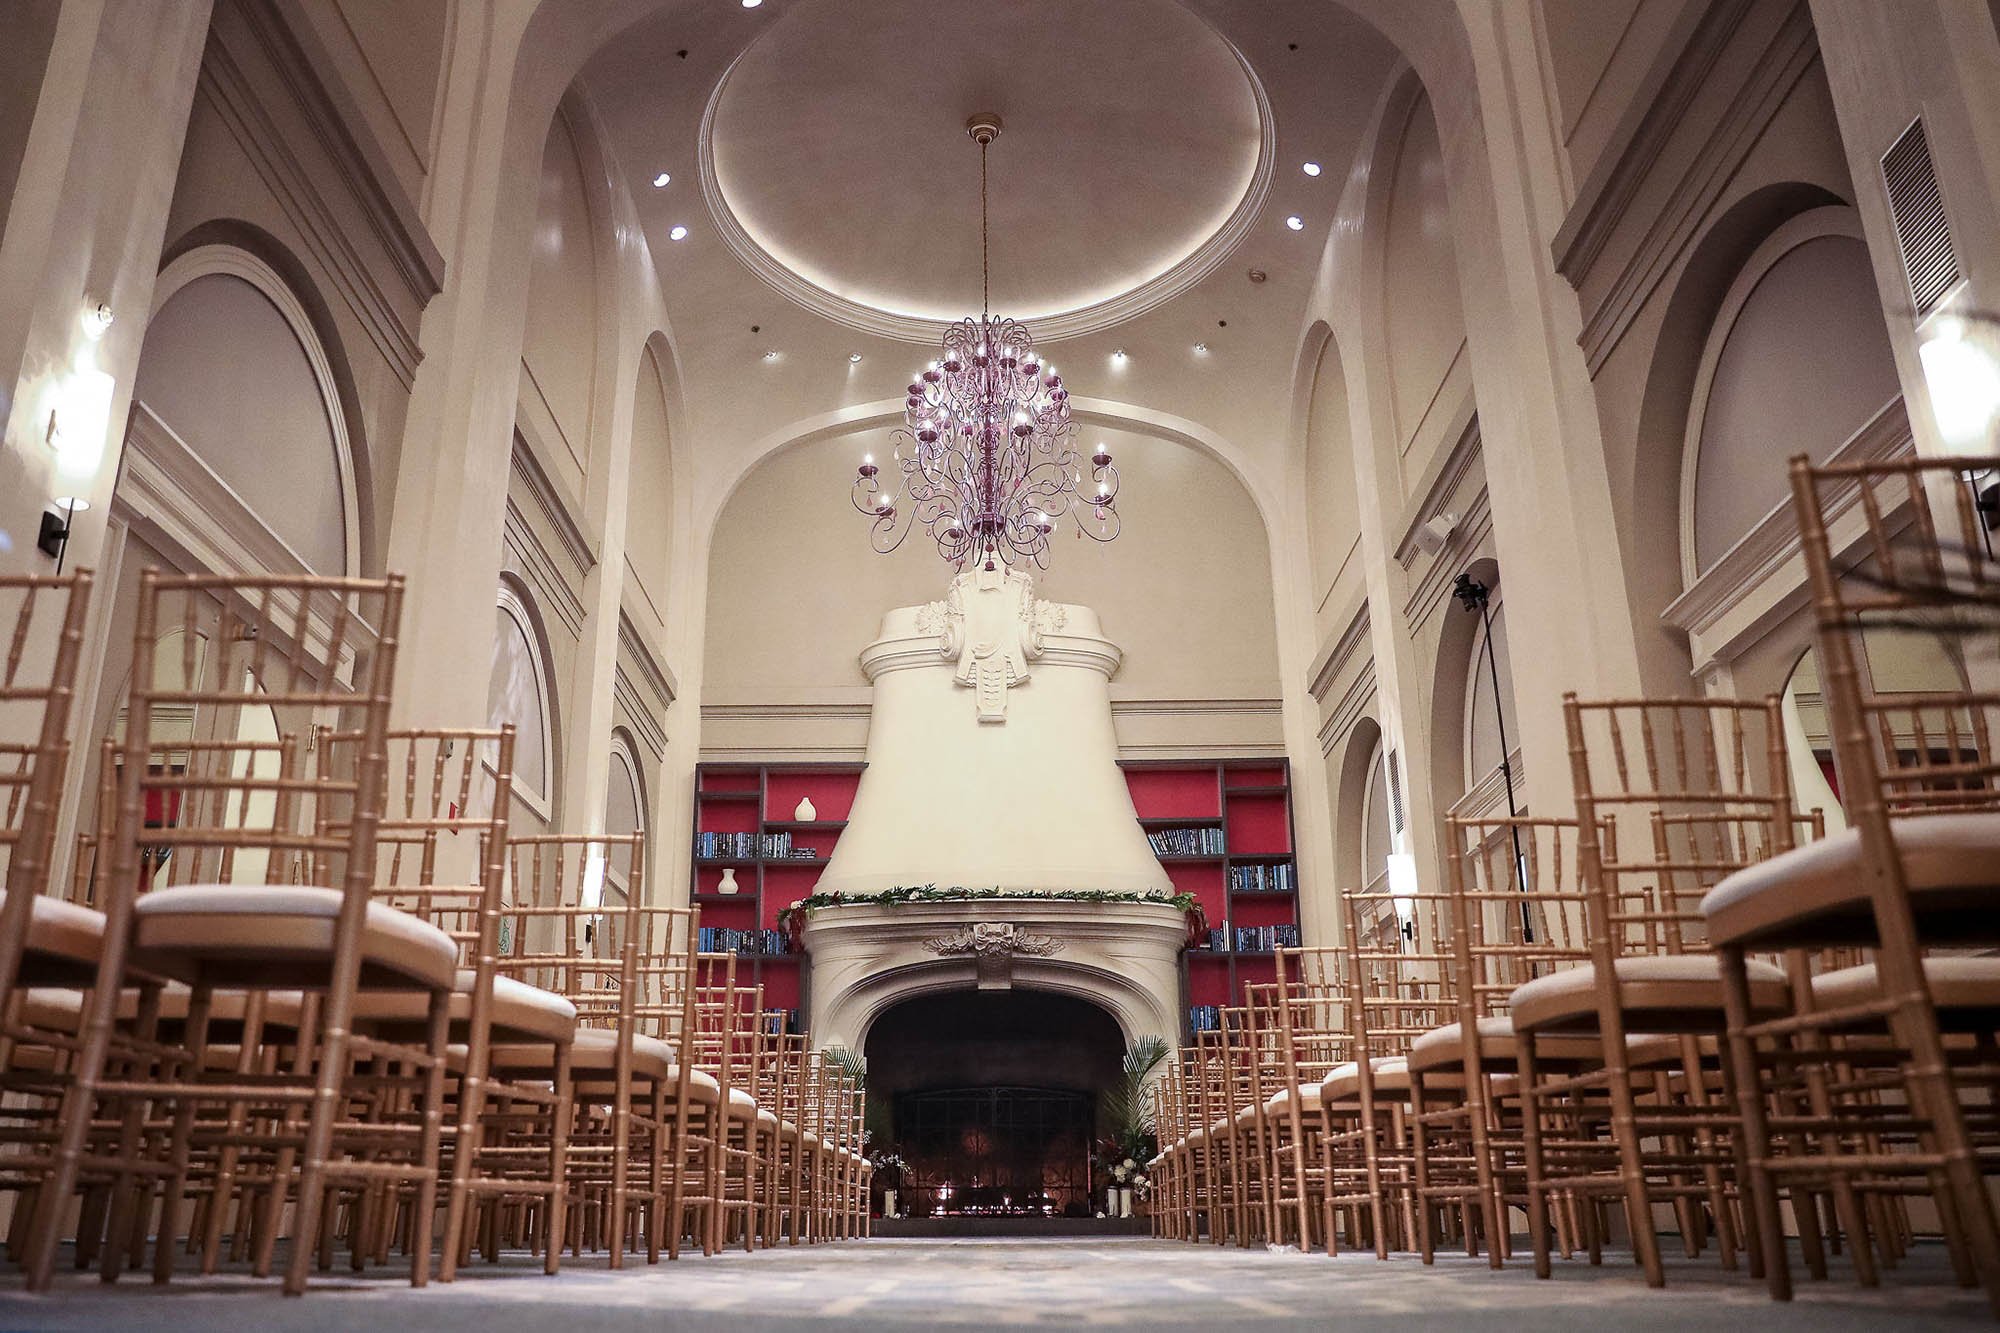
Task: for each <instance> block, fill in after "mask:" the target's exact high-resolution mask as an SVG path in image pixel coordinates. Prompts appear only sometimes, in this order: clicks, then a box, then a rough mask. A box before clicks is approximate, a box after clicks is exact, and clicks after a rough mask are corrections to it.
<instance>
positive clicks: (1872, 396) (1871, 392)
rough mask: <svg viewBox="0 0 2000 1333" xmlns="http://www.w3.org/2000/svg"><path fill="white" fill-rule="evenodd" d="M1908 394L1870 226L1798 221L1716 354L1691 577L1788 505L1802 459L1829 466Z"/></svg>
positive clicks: (1693, 507) (1750, 269) (1696, 397)
mask: <svg viewBox="0 0 2000 1333" xmlns="http://www.w3.org/2000/svg"><path fill="white" fill-rule="evenodd" d="M1900 394H1901V385H1900V381H1899V380H1898V378H1897V372H1896V365H1895V359H1894V354H1893V352H1892V351H1891V349H1890V345H1889V331H1888V326H1887V324H1886V323H1885V322H1884V320H1883V317H1882V307H1881V300H1880V297H1879V295H1878V294H1877V290H1876V286H1875V276H1874V270H1873V268H1872V266H1871V264H1870V261H1869V256H1868V246H1867V243H1866V241H1865V240H1863V238H1862V233H1861V220H1860V218H1859V216H1858V215H1856V214H1855V213H1854V211H1853V210H1852V209H1849V208H1845V207H1826V208H1817V209H1813V210H1811V211H1809V212H1806V213H1803V214H1800V215H1799V216H1797V217H1794V218H1791V219H1789V220H1788V221H1786V222H1785V223H1783V224H1782V225H1781V226H1779V227H1778V228H1777V229H1775V230H1774V231H1773V232H1772V233H1771V234H1770V235H1769V236H1768V237H1767V238H1766V239H1765V240H1764V242H1763V243H1762V244H1760V245H1759V246H1758V247H1757V249H1756V250H1755V251H1753V252H1752V253H1751V255H1750V257H1749V259H1748V260H1747V261H1746V262H1745V263H1744V265H1743V266H1742V268H1741V269H1740V270H1739V271H1738V272H1737V274H1736V276H1735V278H1734V279H1733V280H1732V281H1731V283H1730V285H1729V288H1728V291H1727V292H1726V293H1725V295H1724V297H1723V300H1722V303H1721V306H1720V308H1719V309H1718V311H1717V313H1716V316H1715V319H1714V322H1713V323H1712V324H1711V326H1710V328H1709V331H1708V336H1707V338H1706V340H1705V343H1704V346H1703V351H1702V358H1701V362H1700V365H1699V368H1698V369H1697V372H1696V375H1695V382H1694V386H1693V391H1692V394H1691V401H1690V405H1689V409H1688V418H1687V431H1686V439H1685V443H1684V446H1683V459H1684V461H1683V465H1682V487H1681V505H1680V510H1681V522H1682V542H1681V553H1682V566H1683V574H1684V576H1685V578H1686V579H1687V581H1689V582H1692V581H1693V580H1694V579H1695V578H1697V577H1699V576H1700V574H1701V573H1702V572H1704V571H1705V570H1707V569H1709V568H1710V567H1712V566H1713V565H1714V564H1715V563H1716V561H1717V560H1719V559H1720V558H1721V557H1722V556H1723V555H1724V554H1725V553H1726V552H1727V551H1728V550H1729V549H1730V547H1732V546H1733V545H1735V544H1736V543H1737V542H1738V541H1740V540H1741V539H1742V538H1743V537H1744V536H1745V535H1746V534H1748V533H1749V532H1750V531H1751V530H1752V529H1753V528H1755V527H1756V526H1757V524H1758V523H1759V522H1760V521H1761V520H1763V518H1764V517H1765V516H1766V515H1767V514H1768V513H1770V512H1771V510H1772V509H1774V508H1776V507H1778V506H1780V505H1783V504H1784V503H1785V502H1786V500H1787V497H1788V495H1789V483H1788V481H1787V477H1786V463H1787V460H1788V459H1789V458H1790V457H1791V456H1792V455H1794V454H1798V453H1805V454H1809V455H1810V456H1812V458H1813V459H1814V460H1815V461H1821V462H1823V461H1825V460H1826V459H1827V458H1828V457H1829V456H1830V455H1831V454H1832V453H1833V452H1834V451H1835V450H1836V449H1838V448H1839V447H1840V446H1841V445H1842V444H1844V443H1845V442H1847V441H1848V440H1849V439H1850V438H1851V437H1852V436H1853V435H1854V434H1855V433H1856V432H1857V431H1859V430H1861V428H1862V427H1864V426H1866V425H1867V424H1868V423H1869V422H1871V421H1872V420H1874V419H1875V417H1876V416H1877V415H1879V414H1880V413H1881V411H1882V410H1883V408H1884V407H1885V406H1886V405H1888V404H1890V403H1892V402H1894V401H1895V400H1896V399H1897V398H1898V397H1899V396H1900Z"/></svg>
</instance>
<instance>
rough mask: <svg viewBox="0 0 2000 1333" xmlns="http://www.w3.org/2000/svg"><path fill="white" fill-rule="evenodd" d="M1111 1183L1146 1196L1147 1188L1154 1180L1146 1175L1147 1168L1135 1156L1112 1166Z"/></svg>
mask: <svg viewBox="0 0 2000 1333" xmlns="http://www.w3.org/2000/svg"><path fill="white" fill-rule="evenodd" d="M1111 1183H1112V1185H1113V1186H1114V1187H1116V1188H1119V1189H1129V1190H1131V1191H1132V1192H1133V1193H1135V1194H1137V1195H1138V1196H1139V1197H1140V1198H1142V1199H1143V1198H1145V1197H1146V1188H1147V1186H1149V1185H1151V1184H1152V1183H1153V1182H1152V1180H1151V1179H1150V1178H1148V1177H1147V1175H1146V1168H1145V1167H1143V1166H1141V1165H1139V1160H1138V1159H1137V1158H1135V1157H1127V1158H1126V1159H1125V1160H1124V1161H1122V1162H1118V1163H1116V1164H1115V1165H1113V1166H1112V1168H1111Z"/></svg>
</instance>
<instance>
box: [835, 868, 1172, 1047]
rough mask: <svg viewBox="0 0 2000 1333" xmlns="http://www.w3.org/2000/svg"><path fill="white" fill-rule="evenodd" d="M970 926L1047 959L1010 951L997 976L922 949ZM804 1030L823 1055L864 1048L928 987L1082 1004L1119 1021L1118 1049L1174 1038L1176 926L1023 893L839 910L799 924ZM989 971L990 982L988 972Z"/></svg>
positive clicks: (1147, 906)
mask: <svg viewBox="0 0 2000 1333" xmlns="http://www.w3.org/2000/svg"><path fill="white" fill-rule="evenodd" d="M981 923H992V924H998V925H1010V926H1015V927H1018V928H1019V929H1020V930H1022V931H1023V932H1025V933H1026V934H1027V935H1028V936H1030V937H1034V941H1035V943H1036V944H1038V945H1039V944H1041V943H1042V942H1044V941H1047V942H1053V943H1054V944H1055V946H1056V948H1055V949H1054V951H1053V952H1048V953H1045V954H1037V953H1016V954H1014V955H1012V957H1011V959H1010V960H1007V962H1006V963H1005V966H1004V969H996V968H995V967H994V966H993V965H992V964H990V963H989V964H988V966H987V967H986V969H985V971H984V973H983V974H982V970H981V967H980V964H979V962H978V960H977V959H976V957H975V956H973V955H971V954H967V953H945V954H940V953H939V952H937V951H936V950H935V949H934V948H932V947H931V945H930V942H931V941H934V940H937V939H939V938H940V937H949V936H953V935H955V934H956V933H958V932H959V931H961V930H963V929H965V928H966V927H969V926H975V925H978V924H981ZM804 942H805V948H806V951H807V953H808V954H809V955H810V957H811V983H810V987H809V989H810V994H809V996H808V997H807V998H808V1007H809V1011H810V1027H809V1029H808V1030H809V1031H810V1032H811V1033H812V1034H813V1041H814V1044H816V1045H817V1046H820V1047H822V1048H825V1047H830V1046H846V1047H848V1048H850V1049H852V1050H856V1051H859V1050H863V1049H864V1043H865V1042H866V1041H867V1039H868V1029H869V1026H870V1025H871V1024H872V1023H873V1022H874V1021H875V1018H876V1017H877V1016H878V1015H879V1014H881V1013H882V1012H883V1011H884V1010H885V1009H887V1008H888V1007H889V1006H891V1005H893V1004H896V1003H899V1002H900V1001H903V1000H907V999H910V998H911V997H913V996H918V995H924V994H928V993H932V992H938V991H963V990H971V989H975V988H979V987H982V986H983V987H984V988H985V989H989V990H990V989H996V988H1011V987H1019V988H1020V989H1023V990H1038V991H1051V992H1054V993H1056V994H1061V995H1073V996H1076V997H1077V998H1079V999H1083V1000H1088V1001H1090V1002H1092V1003H1094V1004H1096V1005H1098V1006H1100V1007H1101V1008H1103V1009H1105V1010H1106V1011H1107V1012H1109V1013H1110V1014H1111V1015H1112V1017H1114V1018H1116V1019H1117V1020H1118V1025H1119V1027H1120V1028H1121V1029H1122V1030H1123V1032H1124V1035H1125V1039H1126V1041H1127V1042H1131V1041H1135V1040H1137V1039H1139V1038H1141V1037H1153V1036H1157V1037H1161V1038H1164V1039H1165V1040H1166V1041H1168V1042H1169V1043H1173V1042H1176V1041H1178V1039H1179V1034H1180V1014H1179V1010H1178V1000H1179V996H1180V989H1181V987H1180V952H1181V948H1182V946H1183V945H1184V944H1185V943H1186V942H1187V920H1186V917H1185V916H1184V915H1183V914H1182V912H1181V911H1180V909H1179V908H1177V907H1172V906H1169V905H1166V904H1163V903H1089V902H1075V901H1066V900H1062V899H1050V898H1041V899H1036V898H1033V897H1020V898H986V899H973V900H968V901H963V902H934V903H895V904H890V905H885V906H875V905H871V904H867V903H846V904H842V905H839V906H834V907H821V908H817V909H815V910H814V911H813V912H812V913H811V915H810V916H809V917H808V918H807V921H806V927H805V938H804ZM996 973H997V975H996Z"/></svg>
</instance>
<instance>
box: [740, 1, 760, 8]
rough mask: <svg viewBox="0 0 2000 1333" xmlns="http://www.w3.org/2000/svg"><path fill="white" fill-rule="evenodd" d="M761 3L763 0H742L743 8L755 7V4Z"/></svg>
mask: <svg viewBox="0 0 2000 1333" xmlns="http://www.w3.org/2000/svg"><path fill="white" fill-rule="evenodd" d="M763 3H764V0H743V7H744V8H745V9H755V8H756V7H757V6H759V5H761V4H763Z"/></svg>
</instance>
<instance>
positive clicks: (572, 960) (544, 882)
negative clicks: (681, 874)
mask: <svg viewBox="0 0 2000 1333" xmlns="http://www.w3.org/2000/svg"><path fill="white" fill-rule="evenodd" d="M614 845H615V846H618V847H620V848H628V847H629V848H630V849H631V853H632V865H633V874H632V879H631V882H632V883H634V884H639V883H643V882H644V880H643V878H642V876H643V873H644V869H645V864H644V863H645V855H646V835H645V834H643V833H624V834H604V833H598V834H582V833H544V834H533V835H530V836H527V837H517V838H510V839H509V840H508V844H507V851H508V866H509V870H508V879H509V884H508V888H507V897H508V901H507V903H506V905H505V906H504V907H503V908H502V909H501V915H502V918H503V920H505V922H506V923H507V926H508V930H507V935H508V948H507V950H506V951H505V952H504V953H501V954H500V955H499V957H498V958H497V960H496V963H497V966H498V968H499V970H500V971H501V973H503V974H505V975H507V976H511V977H514V978H516V979H517V980H520V981H525V982H527V983H528V984H529V985H531V986H539V987H540V988H542V989H543V990H548V991H554V992H555V993H556V994H558V995H563V996H566V997H568V999H569V1001H570V1003H572V1004H574V1005H575V1006H576V1017H577V1023H578V1025H579V1026H583V1027H605V1028H612V1029H615V1030H616V1031H617V1032H618V1033H619V1034H620V1036H621V1040H622V1041H629V1040H630V1038H631V1036H632V1033H633V1031H634V1021H633V1014H634V1006H635V1004H636V1003H637V998H638V990H639V987H638V941H639V911H640V909H639V905H638V904H637V903H636V902H633V901H632V900H631V899H630V898H628V897H625V896H624V895H622V894H619V893H618V892H617V891H616V890H615V889H612V888H611V887H610V886H609V884H608V883H607V879H606V870H607V867H608V866H609V864H610V858H609V848H611V847H612V846H614Z"/></svg>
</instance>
